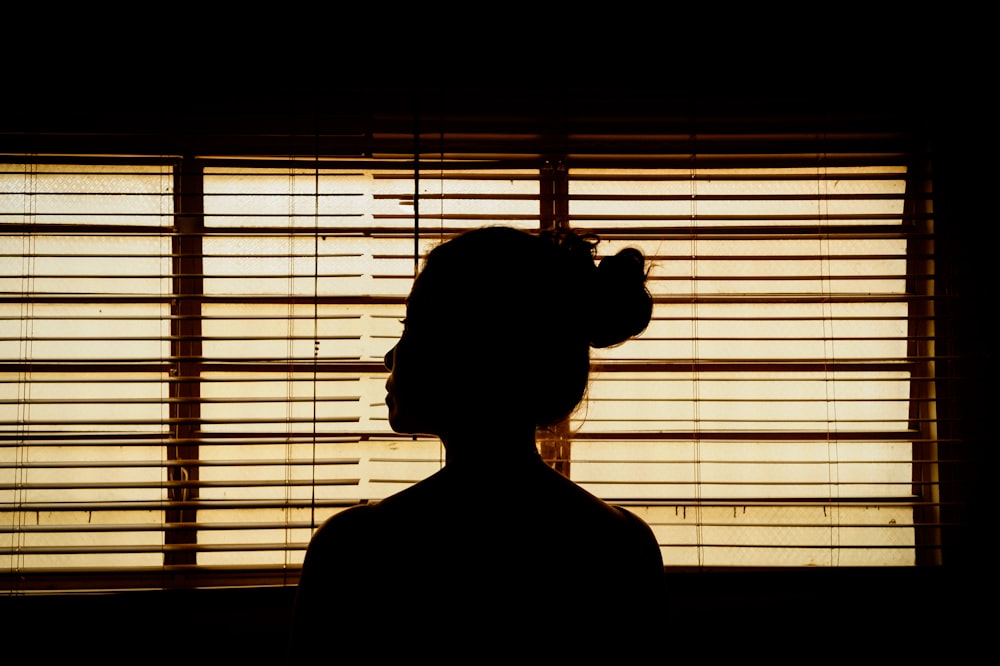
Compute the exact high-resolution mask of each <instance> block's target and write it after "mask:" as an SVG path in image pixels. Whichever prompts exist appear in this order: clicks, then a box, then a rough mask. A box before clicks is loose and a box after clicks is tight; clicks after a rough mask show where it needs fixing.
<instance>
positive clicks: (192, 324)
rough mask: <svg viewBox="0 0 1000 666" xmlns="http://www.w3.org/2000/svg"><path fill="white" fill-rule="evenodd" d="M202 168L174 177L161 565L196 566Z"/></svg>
mask: <svg viewBox="0 0 1000 666" xmlns="http://www.w3.org/2000/svg"><path fill="white" fill-rule="evenodd" d="M203 192H204V186H203V176H202V169H201V167H200V165H199V164H198V163H197V161H196V160H195V158H193V157H185V158H183V159H182V160H181V161H180V163H179V165H178V169H177V172H176V176H175V187H174V207H175V208H174V215H175V218H174V236H173V242H172V254H173V258H172V262H173V272H174V277H173V287H174V288H173V298H172V300H171V313H170V314H171V317H170V318H171V327H170V328H171V341H170V347H171V358H172V362H171V368H170V374H171V375H172V376H171V377H170V423H171V429H170V431H171V443H170V445H169V446H168V447H167V466H168V473H167V479H168V489H167V498H168V508H167V512H166V516H165V521H166V525H165V527H166V534H165V536H164V543H165V544H166V551H165V553H164V565H165V566H167V567H170V566H193V565H196V564H197V559H198V556H197V551H196V548H195V546H196V545H197V543H198V530H197V520H198V511H197V507H196V502H197V500H198V478H199V473H198V459H199V447H198V438H199V436H200V432H201V425H200V424H201V403H200V395H201V389H200V380H201V373H202V361H203V359H202V342H201V340H202V312H201V310H202V308H201V306H202V300H203V298H202V294H203V293H204V277H203V275H204V266H203V260H202V252H203V244H202V238H203V236H204V230H205V226H204V202H203Z"/></svg>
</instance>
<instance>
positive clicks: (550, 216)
mask: <svg viewBox="0 0 1000 666" xmlns="http://www.w3.org/2000/svg"><path fill="white" fill-rule="evenodd" d="M539 180H540V188H539V197H538V200H539V204H540V210H539V230H540V231H551V230H555V229H568V228H569V176H568V172H567V169H566V162H565V158H564V157H550V158H548V159H546V160H545V161H544V162H543V165H542V169H541V172H540V173H539ZM540 288H543V289H544V288H545V287H544V285H543V286H540ZM559 343H560V341H559V340H540V341H539V344H542V345H549V344H559ZM571 446H572V433H571V432H570V429H569V417H567V418H565V419H563V420H562V421H560V422H559V423H557V424H555V425H552V426H550V427H549V428H547V429H546V430H545V432H544V433H542V436H541V437H539V453H540V454H541V456H542V459H543V460H544V461H545V462H546V463H548V464H549V466H551V467H552V468H553V469H554V470H556V471H557V472H559V473H560V474H562V475H563V476H565V477H566V478H570V468H569V466H570V455H571V453H572V452H571Z"/></svg>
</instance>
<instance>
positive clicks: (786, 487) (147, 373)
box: [0, 161, 927, 584]
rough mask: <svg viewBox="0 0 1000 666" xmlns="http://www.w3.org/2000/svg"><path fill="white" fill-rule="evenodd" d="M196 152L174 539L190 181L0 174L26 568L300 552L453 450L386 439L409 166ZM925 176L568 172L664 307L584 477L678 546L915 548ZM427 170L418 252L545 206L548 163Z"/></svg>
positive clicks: (610, 248) (634, 345)
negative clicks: (319, 532)
mask: <svg viewBox="0 0 1000 666" xmlns="http://www.w3.org/2000/svg"><path fill="white" fill-rule="evenodd" d="M205 164H206V168H205V174H204V181H203V189H204V218H203V228H202V229H201V231H200V236H201V241H200V242H201V255H202V257H203V272H204V276H203V287H204V292H205V293H204V296H203V297H202V298H201V310H200V311H201V315H200V335H201V342H202V352H203V359H201V360H202V364H201V375H200V377H199V378H198V381H199V385H200V394H199V396H198V403H199V409H200V419H199V425H200V430H199V432H198V437H197V442H196V443H197V447H198V449H197V451H198V453H197V455H198V459H197V460H196V461H185V462H187V463H196V464H197V466H198V478H197V483H196V485H197V501H196V502H194V503H193V505H194V506H195V507H196V508H197V521H198V524H197V528H198V531H197V540H196V542H193V543H190V544H186V545H183V546H170V547H169V548H168V546H166V545H165V540H164V532H165V531H166V530H175V529H181V528H183V527H187V526H184V525H173V524H167V523H166V522H165V513H164V508H165V506H166V504H167V500H168V495H167V491H166V489H165V488H166V485H167V482H166V479H167V476H166V472H165V469H166V466H167V465H168V464H175V463H176V462H177V461H172V462H171V461H168V459H167V449H166V444H167V443H168V442H167V440H168V439H169V432H170V427H169V426H170V423H169V421H170V415H169V409H168V401H169V396H170V391H169V390H168V382H169V381H171V379H170V375H169V369H170V366H169V361H170V357H171V338H170V336H171V331H170V328H171V327H170V301H171V298H172V297H173V296H174V295H173V294H172V293H171V291H172V281H171V276H170V272H171V270H172V268H171V252H172V246H171V235H172V234H173V233H174V228H173V224H174V221H173V219H172V196H173V192H172V190H171V187H172V171H171V169H170V168H169V167H148V168H147V167H121V166H113V167H95V166H86V167H74V166H30V165H29V166H27V167H25V166H23V165H14V166H9V167H6V168H4V169H2V176H0V177H2V179H3V183H2V185H3V186H2V188H0V192H2V193H3V194H0V197H2V199H0V201H2V206H0V224H2V228H0V260H2V262H3V271H2V273H0V281H2V284H3V288H2V292H3V294H2V296H3V298H2V300H0V307H2V310H0V324H2V326H3V329H2V331H3V333H2V334H0V350H2V354H0V365H2V368H3V374H2V387H3V389H2V390H3V392H4V393H3V398H2V400H0V410H2V411H0V414H2V418H0V437H2V438H3V439H2V447H0V455H2V458H0V475H2V476H0V513H2V520H0V530H3V532H5V533H6V534H7V535H9V537H10V539H9V542H8V544H9V545H7V546H5V547H3V548H2V549H0V563H2V564H3V566H4V567H5V568H7V569H9V570H10V571H11V572H13V574H14V575H15V576H16V573H17V572H19V571H34V570H44V569H50V568H66V567H82V568H101V567H106V568H108V569H113V570H115V571H127V570H130V569H134V570H136V571H147V570H151V571H154V572H155V571H156V570H158V569H161V568H164V561H165V559H164V553H165V552H167V551H168V550H170V549H171V548H173V549H177V548H185V549H188V550H192V551H193V552H195V553H196V558H197V559H196V566H198V567H203V568H211V569H212V570H213V571H216V572H222V571H231V570H239V569H240V568H241V567H246V568H251V567H275V568H278V569H285V568H287V567H294V566H295V565H296V564H297V563H298V562H300V561H301V557H302V555H303V552H304V548H305V545H306V543H307V541H308V538H309V534H310V532H311V529H312V528H313V527H314V526H315V524H317V523H318V522H320V521H322V520H323V519H325V518H326V517H327V516H329V515H331V514H332V513H334V512H335V511H337V510H340V509H341V508H343V507H345V506H348V505H351V504H354V503H356V502H358V501H368V500H377V499H379V498H382V497H385V496H387V495H389V494H391V493H393V492H396V491H397V490H400V489H402V488H404V487H406V486H407V485H409V484H411V483H413V482H415V481H417V480H419V479H421V478H424V477H426V476H427V475H429V474H430V473H432V472H433V471H434V470H436V469H437V468H438V467H439V465H440V460H441V456H440V450H439V446H438V444H437V442H435V441H431V440H424V439H420V440H417V441H412V440H411V439H409V438H400V437H398V436H395V435H393V434H392V433H390V432H389V431H388V428H387V424H386V422H385V410H384V404H383V396H384V390H383V383H384V380H385V372H384V369H383V368H382V356H383V354H384V353H385V351H386V350H387V349H388V348H389V347H390V346H391V345H392V344H393V342H394V340H395V338H396V336H397V335H398V333H399V325H398V320H399V319H400V318H401V317H402V316H403V305H402V302H403V298H404V297H405V295H406V293H407V292H408V290H409V287H410V283H411V279H412V270H413V258H412V252H413V240H412V224H413V212H412V194H413V193H412V183H413V175H412V173H411V172H409V171H392V170H360V169H353V170H349V169H336V168H332V167H331V168H322V169H320V171H319V173H318V176H317V173H316V172H315V171H314V170H312V169H301V170H300V169H298V168H294V167H293V168H268V167H245V166H232V165H224V164H215V163H213V162H211V161H207V162H205ZM904 176H905V173H904V171H903V170H902V169H901V168H895V167H893V168H882V167H880V168H865V169H860V168H844V169H834V168H832V167H831V168H828V169H826V171H825V172H817V171H816V170H780V171H779V170H773V169H769V170H766V171H765V170H753V169H743V170H738V171H733V170H729V171H722V170H715V171H706V170H700V171H698V172H696V173H692V172H690V171H689V170H654V169H642V170H632V171H608V170H600V171H598V170H579V169H574V170H570V174H569V178H570V209H569V213H570V221H571V224H572V226H574V227H577V228H580V229H590V230H593V231H596V232H597V233H599V234H601V235H602V236H603V237H604V238H605V242H604V243H603V244H602V246H601V252H602V253H610V252H614V251H616V250H617V249H619V248H620V247H623V246H625V245H638V246H639V247H641V248H643V250H644V251H645V252H646V253H647V255H648V256H649V257H650V258H651V259H652V260H653V262H654V263H653V268H652V272H651V274H650V278H651V282H650V284H651V288H652V291H653V293H654V296H655V298H656V308H655V311H654V320H653V322H652V324H651V326H650V328H649V329H648V330H647V331H646V333H645V334H644V335H643V336H641V338H640V339H639V340H636V341H633V342H630V343H628V344H627V345H624V346H622V347H620V348H616V349H612V350H606V351H602V352H600V353H597V354H595V370H596V372H595V376H594V382H593V385H592V387H591V390H590V394H589V397H588V400H587V402H586V403H585V405H584V407H583V408H582V409H581V411H580V412H579V414H578V415H577V417H576V418H575V419H574V421H573V423H572V424H571V427H570V432H571V437H572V446H571V451H572V459H571V466H570V473H571V475H572V477H573V478H574V479H576V480H577V481H579V482H580V483H582V484H584V485H585V486H586V487H588V488H589V489H591V490H592V491H593V492H595V493H596V494H598V495H601V496H603V497H607V498H609V499H613V500H616V501H620V502H622V503H626V504H629V505H630V506H632V507H633V508H634V509H635V510H636V511H637V512H638V513H640V514H641V515H643V516H644V517H645V518H646V519H647V520H648V521H649V522H650V523H651V524H652V525H653V526H654V531H656V533H657V535H658V536H659V538H660V541H661V544H662V546H663V552H664V559H665V561H666V562H667V564H668V565H673V566H678V565H693V564H706V565H723V566H726V565H782V564H792V565H801V564H820V565H855V564H866V565H870V564H877V565H886V564H911V563H913V561H914V517H913V509H912V506H913V502H914V501H915V497H914V495H913V492H912V484H913V478H914V475H913V471H912V468H913V452H912V440H913V437H915V436H916V435H915V433H914V432H912V431H911V430H910V423H909V421H908V414H909V412H908V410H909V406H910V405H911V404H912V402H913V399H914V397H913V393H912V387H913V385H914V382H921V381H926V380H927V378H926V377H921V376H916V377H915V376H914V375H913V372H912V367H913V366H912V364H911V361H912V359H910V358H908V356H907V354H908V353H909V352H908V340H909V337H908V336H909V335H910V334H909V333H908V318H910V317H911V316H912V312H911V310H910V309H909V307H908V303H909V302H910V301H909V300H908V299H909V298H910V296H911V295H908V294H906V293H905V279H904V278H905V276H906V271H907V261H906V259H907V253H908V251H910V249H909V248H908V245H907V240H906V236H905V233H904V229H903V228H902V204H903V180H904ZM419 182H420V185H421V188H422V191H421V198H422V200H423V201H422V206H421V229H422V231H421V236H422V241H421V246H420V252H421V253H424V252H426V251H427V249H429V247H431V246H432V245H433V244H435V243H436V242H438V241H440V240H443V239H445V238H447V237H449V236H450V235H451V234H453V233H455V232H457V231H460V230H462V229H465V228H470V227H475V226H479V225H482V224H488V223H503V224H512V225H514V226H519V227H521V228H525V229H537V228H538V226H539V204H538V196H539V185H538V173H537V171H533V170H530V169H520V170H503V169H496V170H482V171H473V170H457V171H452V172H448V171H445V172H438V171H435V172H433V173H430V172H428V173H425V174H424V175H423V176H422V177H421V178H420V181H419ZM317 184H318V186H319V192H316V186H317ZM693 187H696V194H697V197H696V200H697V205H696V207H695V208H694V209H692V203H691V202H692V188H693ZM102 193H103V194H102ZM317 206H318V208H317ZM693 212H694V214H693ZM695 240H696V241H697V242H694V241H695ZM692 248H695V249H696V252H694V251H692ZM925 462H926V461H920V464H924V463H925ZM512 490H514V489H512ZM166 568H169V565H168V566H167V567H166ZM219 579H220V580H221V577H220V578H219ZM229 580H232V579H229ZM255 580H259V579H255V578H253V577H249V578H246V580H245V581H243V582H244V583H245V584H252V583H253V582H254V581H255ZM147 584H148V581H147ZM154 584H155V583H154Z"/></svg>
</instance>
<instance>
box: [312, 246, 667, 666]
mask: <svg viewBox="0 0 1000 666" xmlns="http://www.w3.org/2000/svg"><path fill="white" fill-rule="evenodd" d="M596 244H597V241H596V239H594V238H591V237H586V236H581V235H578V234H576V233H574V232H569V231H565V232H559V233H544V232H543V233H542V234H538V235H534V234H529V233H527V232H523V231H519V230H515V229H512V228H509V227H484V228H481V229H476V230H473V231H470V232H466V233H464V234H461V235H459V236H457V237H455V238H453V239H452V240H450V241H448V242H445V243H443V244H441V245H439V246H437V247H436V248H435V249H433V250H432V251H431V252H430V253H429V255H428V257H427V260H426V262H425V265H424V268H423V270H422V271H421V272H420V273H419V275H418V276H417V278H416V280H415V281H414V284H413V288H412V291H411V292H410V295H409V297H408V299H407V309H406V320H405V322H404V331H403V334H402V336H401V337H400V339H399V341H398V343H397V344H396V345H395V346H394V347H393V348H392V349H391V350H390V351H389V352H388V353H387V354H386V356H385V365H386V367H387V368H388V369H389V370H390V375H389V378H388V381H387V382H386V391H387V397H386V404H387V407H388V414H389V423H390V425H391V426H392V428H393V430H395V431H396V432H399V433H421V434H430V435H435V436H437V437H439V438H440V439H441V441H442V443H443V445H444V448H445V454H446V460H445V465H444V466H443V467H442V469H441V470H440V471H438V472H437V473H435V474H433V475H432V476H430V477H428V478H427V479H425V480H423V481H421V482H419V483H417V484H415V485H413V486H411V487H410V488H408V489H406V490H404V491H402V492H399V493H397V494H395V495H393V496H391V497H388V498H386V499H385V500H383V501H381V502H377V503H373V504H365V505H360V506H356V507H352V508H350V509H347V510H345V511H342V512H340V513H339V514H337V515H335V516H333V517H332V518H330V519H329V520H328V521H326V523H325V524H323V525H322V526H321V527H320V528H319V529H318V530H317V531H316V533H315V535H314V536H313V538H312V541H311V542H310V545H309V549H308V551H307V553H306V557H305V562H304V565H303V570H302V577H301V581H300V583H299V588H298V591H297V598H296V604H295V610H294V614H293V637H292V651H293V654H295V655H298V656H312V657H315V656H317V654H321V655H324V656H325V657H329V656H330V655H332V654H337V655H344V654H351V653H352V651H354V652H353V654H357V653H358V651H361V650H363V651H364V652H365V654H367V655H368V656H369V657H370V658H372V659H374V660H375V661H378V660H379V659H378V657H379V656H380V655H381V656H387V652H386V651H387V650H388V651H390V652H391V653H393V654H409V655H411V656H414V655H418V654H420V653H421V652H425V651H426V650H428V646H433V648H431V649H432V651H433V653H434V654H435V655H437V656H444V655H446V654H447V653H448V652H449V651H451V653H452V656H454V655H455V654H457V653H458V652H457V651H459V650H466V649H472V650H473V651H472V652H468V653H465V654H466V656H467V658H468V661H471V662H477V661H480V660H485V659H486V657H488V656H489V655H490V654H496V653H497V652H498V651H508V652H510V653H513V652H515V651H521V650H524V649H525V646H526V645H527V646H534V645H536V643H538V640H537V639H538V637H539V636H541V635H544V636H545V637H546V638H545V640H544V644H545V645H547V646H548V649H551V650H552V651H553V652H554V653H565V652H566V651H567V650H568V651H570V652H573V651H576V653H577V654H580V653H581V650H586V651H587V653H590V654H593V650H595V649H602V648H610V647H612V646H614V647H615V648H616V649H617V648H619V647H621V646H623V645H626V644H627V645H631V646H632V647H635V646H637V645H642V642H643V641H644V640H646V639H647V638H648V637H649V636H650V635H651V632H653V631H654V630H659V627H658V626H657V622H658V620H657V618H659V617H662V611H661V608H662V606H663V604H664V601H665V599H664V590H663V563H662V559H661V556H660V549H659V546H658V545H657V542H656V539H655V538H654V536H653V533H652V531H651V530H650V529H649V527H648V526H647V525H646V524H645V523H644V522H642V520H640V519H639V518H638V517H636V516H635V515H633V514H632V513H629V512H628V511H626V510H624V509H622V508H619V507H615V506H611V505H609V504H607V503H605V502H604V501H602V500H600V499H598V498H597V497H595V496H594V495H592V494H590V493H588V492H587V491H585V490H584V489H583V488H581V487H580V486H578V485H576V484H575V483H573V482H572V481H570V480H569V479H567V478H566V477H564V476H563V475H561V474H559V473H558V472H556V471H555V470H553V469H552V468H551V467H550V466H548V465H547V464H546V463H545V462H543V461H542V459H541V457H540V455H539V453H538V449H537V445H536V440H535V435H536V431H537V430H538V429H539V428H544V427H546V426H550V425H552V424H555V423H558V422H559V421H561V420H562V419H564V418H565V417H566V416H568V415H569V414H570V413H571V412H572V411H573V410H574V409H575V408H576V407H577V405H578V404H579V403H580V401H581V400H582V398H583V396H584V393H585V391H586V388H587V381H588V372H589V366H590V355H589V349H590V347H591V346H593V347H608V346H612V345H615V344H618V343H621V342H623V341H625V340H627V339H628V338H630V337H632V336H635V335H637V334H639V333H641V332H642V331H643V330H644V329H645V327H646V325H647V324H648V322H649V319H650V314H651V308H652V300H651V298H650V295H649V292H648V291H647V289H646V287H645V277H646V273H645V270H644V257H643V255H642V254H641V253H640V252H639V251H638V250H635V249H631V248H630V249H625V250H622V251H621V252H619V253H618V254H616V255H614V256H609V257H606V258H605V259H604V260H602V261H601V262H600V265H599V266H596V265H595V259H594V257H595V252H596V250H595V247H596ZM616 623H617V624H619V625H620V626H618V627H616ZM533 628H534V631H533V630H532V629H533ZM372 631H378V632H379V636H378V637H377V638H376V639H375V640H374V641H373V642H371V643H368V644H363V643H361V642H359V641H361V638H360V637H361V636H364V635H369V634H371V632H372ZM623 632H624V633H623ZM444 633H446V634H447V635H448V636H451V637H455V638H456V639H459V640H457V642H456V641H454V640H448V641H442V640H441V639H440V635H443V634H444ZM461 646H465V647H461ZM468 646H472V647H471V648H469V647H468ZM317 649H318V650H320V652H318V653H317V652H316V650H317ZM538 649H539V648H538V647H537V646H536V647H532V648H531V652H530V654H532V655H537V650H538ZM522 654H525V655H527V654H529V653H527V652H522Z"/></svg>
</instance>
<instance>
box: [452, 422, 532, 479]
mask: <svg viewBox="0 0 1000 666" xmlns="http://www.w3.org/2000/svg"><path fill="white" fill-rule="evenodd" d="M441 441H442V443H443V444H444V447H445V466H446V467H448V468H451V469H452V470H454V471H466V470H468V471H474V472H475V473H476V474H484V473H489V472H490V470H498V469H510V468H511V467H523V466H530V465H532V464H534V463H537V462H540V461H541V457H540V456H539V455H538V447H537V445H536V443H535V428H534V426H531V427H530V428H527V427H524V428H492V429H491V428H488V427H486V428H482V429H478V430H475V431H472V432H468V433H453V434H450V435H448V436H442V437H441Z"/></svg>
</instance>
